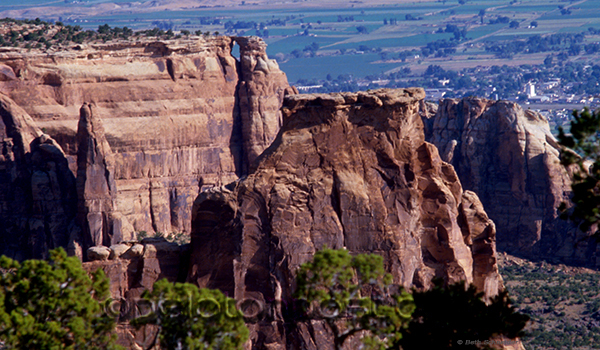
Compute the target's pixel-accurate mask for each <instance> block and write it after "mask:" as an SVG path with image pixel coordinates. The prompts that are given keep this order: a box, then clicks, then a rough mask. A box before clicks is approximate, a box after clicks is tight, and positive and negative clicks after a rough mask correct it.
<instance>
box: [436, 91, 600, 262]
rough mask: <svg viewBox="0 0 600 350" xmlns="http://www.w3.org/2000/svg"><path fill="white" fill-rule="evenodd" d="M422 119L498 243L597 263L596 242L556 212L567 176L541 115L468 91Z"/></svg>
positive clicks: (535, 253)
mask: <svg viewBox="0 0 600 350" xmlns="http://www.w3.org/2000/svg"><path fill="white" fill-rule="evenodd" d="M424 121H425V123H426V124H427V125H428V128H426V129H427V140H428V141H430V142H432V143H433V144H435V145H436V146H437V147H438V149H439V150H440V154H441V156H442V159H444V160H445V161H447V162H449V163H451V164H452V165H454V168H455V169H456V172H457V173H458V176H459V178H460V180H461V183H462V184H463V187H464V188H465V189H468V190H471V191H474V192H475V193H477V195H478V196H479V198H481V201H482V203H483V206H484V207H485V210H486V212H487V213H488V215H489V216H490V218H491V219H492V220H493V221H494V222H495V223H496V228H497V230H498V247H499V249H503V250H507V251H509V252H512V253H516V254H520V255H525V256H528V257H541V258H551V259H553V258H559V259H561V260H563V261H565V262H567V263H575V264H584V265H593V266H598V265H597V262H596V257H597V256H599V253H600V251H598V250H597V249H599V248H600V247H598V245H597V244H596V242H595V241H593V240H590V239H587V238H586V235H585V234H584V233H582V232H579V231H577V230H576V229H575V227H573V226H572V225H571V224H570V223H568V222H566V221H564V220H561V219H560V218H558V212H557V208H558V206H559V205H560V203H561V202H563V201H568V198H569V197H568V193H569V191H570V180H569V177H568V175H567V173H566V171H565V170H564V168H563V167H562V166H561V165H560V164H559V158H558V156H559V148H558V145H557V143H556V141H555V139H554V137H553V136H552V134H551V132H550V128H549V126H548V121H547V120H546V119H545V118H544V117H542V116H541V115H540V114H538V113H536V112H533V111H530V110H523V109H522V108H521V107H520V106H519V105H517V104H515V103H511V102H507V101H491V100H486V99H481V98H467V99H463V100H456V99H446V100H442V101H441V103H440V105H439V108H438V110H437V113H436V114H435V115H433V114H432V113H429V114H427V113H424Z"/></svg>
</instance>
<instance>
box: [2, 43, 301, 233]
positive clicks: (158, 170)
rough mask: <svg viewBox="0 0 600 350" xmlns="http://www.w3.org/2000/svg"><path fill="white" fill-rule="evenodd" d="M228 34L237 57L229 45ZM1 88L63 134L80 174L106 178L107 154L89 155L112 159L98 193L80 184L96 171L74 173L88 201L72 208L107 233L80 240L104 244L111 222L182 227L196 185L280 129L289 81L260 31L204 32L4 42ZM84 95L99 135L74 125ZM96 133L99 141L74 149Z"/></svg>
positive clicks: (230, 171)
mask: <svg viewBox="0 0 600 350" xmlns="http://www.w3.org/2000/svg"><path fill="white" fill-rule="evenodd" d="M236 43H237V44H238V45H239V46H240V58H239V60H238V59H236V58H235V57H233V55H232V53H231V52H232V47H233V45H235V44H236ZM0 93H3V94H5V95H7V96H8V97H9V98H11V99H12V100H14V101H15V103H16V104H17V105H18V106H20V107H21V108H22V109H23V110H24V112H23V113H25V112H26V113H28V114H29V115H30V116H31V119H32V122H31V123H30V124H31V127H32V128H37V129H36V130H38V131H37V132H38V133H41V131H40V130H43V132H44V133H46V134H48V135H50V136H51V137H52V138H53V139H54V140H56V141H57V142H58V144H60V146H61V147H62V149H63V150H64V153H65V154H66V157H67V159H68V160H69V166H70V168H71V170H72V172H73V173H77V174H78V176H80V177H81V176H83V177H85V176H87V177H90V176H91V177H92V178H96V177H98V176H100V177H101V176H104V175H102V174H101V172H102V171H101V169H100V166H103V165H101V164H103V163H105V162H104V160H101V159H96V160H97V161H98V162H97V163H94V162H95V160H93V159H95V158H94V157H96V156H99V155H100V154H102V156H101V157H102V158H110V161H109V162H108V163H110V171H108V173H109V174H110V176H109V178H107V179H106V181H108V182H106V186H107V187H106V191H105V190H104V189H99V188H97V189H94V188H91V187H89V185H90V184H91V183H92V182H94V183H95V180H91V181H86V180H85V179H84V178H83V177H81V178H80V179H78V183H79V189H80V192H79V199H80V201H81V202H82V205H84V206H86V207H87V208H88V209H83V211H84V212H81V210H80V215H79V217H80V220H79V221H80V222H81V225H82V226H88V227H87V228H86V231H90V230H96V231H97V232H99V231H98V230H99V228H100V226H102V227H104V228H102V230H105V232H106V234H104V238H99V237H100V236H102V235H100V236H99V235H98V234H96V233H94V234H92V235H95V237H96V238H94V239H91V240H90V241H89V244H100V242H102V243H103V244H108V241H111V240H112V242H113V243H114V242H115V241H116V240H118V239H113V238H110V239H108V238H107V237H110V236H112V235H113V233H112V231H114V230H115V229H117V231H119V230H120V231H121V232H120V233H119V232H116V233H114V235H116V237H122V238H124V239H130V238H132V237H133V235H134V232H136V231H147V232H149V233H152V232H163V233H165V234H168V233H172V232H188V233H189V231H190V223H191V216H190V211H191V205H192V202H193V201H194V199H195V197H196V196H197V194H198V191H199V189H201V188H203V187H210V186H215V185H221V184H226V183H229V182H231V181H234V180H235V179H237V178H238V177H239V176H241V175H244V174H245V173H246V172H247V169H248V168H249V166H250V163H251V162H252V161H253V160H254V159H255V158H256V156H257V155H258V154H260V153H261V152H262V150H263V149H264V148H266V147H267V146H268V145H269V144H270V142H271V141H272V140H273V138H274V137H275V135H276V133H277V131H278V129H279V127H280V119H281V112H280V111H279V107H280V105H281V101H282V99H283V96H284V94H286V93H294V91H293V90H292V89H290V87H289V86H288V83H287V79H286V77H285V74H284V73H283V72H281V71H280V70H279V68H278V66H277V63H275V61H273V60H270V59H269V58H268V57H267V55H266V53H265V45H264V43H263V42H262V41H261V40H260V39H258V38H229V37H212V38H208V39H203V38H196V39H186V40H172V41H160V42H153V41H141V42H135V43H132V42H109V43H106V44H88V45H79V46H77V47H74V48H72V49H71V50H66V51H53V52H47V53H41V52H36V51H32V52H26V51H19V50H13V51H6V52H3V53H0ZM83 105H85V106H88V107H84V109H83V110H85V111H87V110H93V116H94V118H95V119H96V120H97V122H95V124H96V125H102V128H103V130H104V132H103V133H102V134H103V135H102V136H101V135H97V134H96V133H93V132H92V133H88V134H89V135H87V136H85V135H83V136H82V135H78V124H80V123H81V121H80V118H79V117H80V113H79V110H80V108H81V107H82V106H83ZM1 129H2V131H0V132H4V129H5V128H1ZM82 130H83V131H85V130H86V128H85V127H84V128H83V129H82ZM99 136H100V137H99ZM11 137H12V136H10V137H3V138H2V140H4V139H7V140H8V138H11ZM82 137H83V138H85V137H87V139H86V140H82V139H81V138H82ZM30 141H31V140H28V142H27V143H29V142H30ZM4 142H10V140H8V141H4ZM94 143H95V144H96V145H97V146H98V145H105V146H102V147H99V148H98V149H96V150H92V151H91V153H90V152H88V150H80V149H79V148H80V147H81V146H83V145H92V144H94ZM10 147H12V146H5V147H4V148H5V149H7V148H10ZM92 148H94V147H92ZM90 150H91V149H90ZM80 151H81V152H83V153H81V152H80ZM7 152H12V151H7ZM78 152H80V154H78ZM94 154H95V155H94ZM78 156H80V157H83V158H85V159H83V158H81V159H80V162H78V161H77V157H78ZM90 157H91V158H90ZM108 163H107V164H108ZM65 173H66V172H65ZM65 176H68V175H65ZM113 179H114V180H113ZM113 181H114V183H113ZM1 182H2V184H3V185H4V184H6V183H9V182H8V181H1ZM84 183H86V184H87V186H88V187H85V186H84V187H82V186H83V184H84ZM95 186H96V185H95ZM97 186H100V185H97ZM88 189H89V191H88ZM83 190H85V191H88V192H86V194H84V193H83V192H82V191H83ZM96 190H97V191H96ZM69 191H71V189H69ZM94 191H96V192H97V193H94V194H92V192H94ZM100 192H102V194H101V195H100ZM85 196H88V197H89V196H92V197H93V196H95V197H94V198H92V197H89V198H84V197H85ZM98 196H101V197H102V196H104V197H103V198H104V199H102V200H101V199H100V197H98ZM69 198H71V197H69ZM83 202H85V203H86V204H83ZM69 205H71V206H75V205H77V204H76V199H73V201H72V202H70V203H69ZM99 206H102V209H100V207H99ZM10 210H12V209H10ZM10 210H9V209H5V208H0V213H1V215H9V214H8V213H9V212H10ZM5 213H6V214H5ZM90 213H96V214H90ZM102 213H103V214H102ZM81 218H83V219H84V221H86V222H83V221H81ZM90 222H92V223H91V224H90ZM100 222H104V224H102V225H99V223H100ZM92 226H93V227H92ZM109 226H110V229H109V230H108V231H106V229H107V227H109ZM109 231H110V232H109ZM0 233H1V234H2V236H5V235H8V236H10V234H8V233H5V232H0ZM84 235H88V236H89V235H90V234H89V232H88V233H84ZM107 239H108V241H107Z"/></svg>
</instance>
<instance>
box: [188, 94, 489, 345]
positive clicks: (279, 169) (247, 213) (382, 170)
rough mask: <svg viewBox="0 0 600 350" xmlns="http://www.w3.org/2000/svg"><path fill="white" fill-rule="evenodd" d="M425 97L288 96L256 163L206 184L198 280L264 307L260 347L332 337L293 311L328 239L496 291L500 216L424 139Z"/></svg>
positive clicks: (197, 241) (197, 231) (195, 232)
mask: <svg viewBox="0 0 600 350" xmlns="http://www.w3.org/2000/svg"><path fill="white" fill-rule="evenodd" d="M423 98H424V92H423V90H421V89H406V90H377V91H371V92H359V93H342V94H331V95H323V94H315V95H295V96H289V97H287V98H286V99H285V101H284V105H283V108H282V110H283V114H284V115H283V126H282V128H281V130H280V132H279V134H278V136H277V138H276V139H275V141H274V142H273V144H272V145H271V146H270V147H269V148H268V149H267V150H266V151H265V152H264V153H263V154H262V155H261V156H260V157H259V159H258V163H257V167H256V169H255V170H254V171H253V172H252V173H250V174H249V175H248V176H247V177H246V178H243V179H241V180H239V181H236V182H233V183H231V184H229V185H227V186H223V187H220V188H219V187H215V188H213V189H210V190H207V191H204V192H202V193H200V195H199V196H198V198H197V199H196V201H195V202H194V208H193V217H192V248H191V249H192V252H193V253H192V256H191V263H190V271H189V276H188V280H189V281H192V282H194V283H196V284H198V285H199V286H201V287H210V288H219V289H221V290H222V291H224V292H225V293H227V294H228V295H230V296H234V297H235V298H236V299H237V300H238V301H239V302H241V305H242V307H244V305H245V304H244V303H245V302H246V301H248V303H249V306H254V307H256V306H257V305H258V306H260V307H259V310H258V311H260V312H258V313H257V315H256V317H254V321H252V320H251V321H250V329H251V338H252V342H253V345H254V347H255V348H263V347H265V348H270V349H283V348H285V347H287V348H302V349H322V348H327V347H328V346H331V343H330V342H327V336H326V332H325V331H324V329H323V328H322V326H321V325H320V324H318V322H317V323H299V324H297V325H296V324H295V323H294V321H293V315H292V313H291V311H290V310H289V309H288V308H287V306H288V305H290V302H291V300H292V292H293V287H294V285H293V279H294V275H295V271H296V269H297V268H298V266H299V265H300V264H302V263H303V262H305V261H307V260H309V259H310V258H311V257H312V255H313V254H314V252H315V251H316V250H318V249H321V248H323V247H324V246H328V247H330V248H345V249H348V250H349V251H351V252H353V253H377V254H380V255H382V256H383V257H384V259H385V266H386V268H387V269H388V271H390V272H391V273H392V275H393V277H394V282H395V283H397V284H399V285H403V286H405V287H411V286H418V287H427V286H429V285H430V282H431V279H432V278H433V277H440V278H443V279H445V280H446V281H448V282H454V281H459V280H465V281H467V282H473V283H475V285H477V287H478V288H479V289H480V290H482V291H485V293H486V294H487V295H488V296H490V295H494V294H495V293H497V291H498V289H499V288H500V286H501V279H500V277H499V275H498V269H497V265H496V255H495V227H494V224H493V222H492V221H491V220H489V219H488V217H487V215H486V214H485V212H484V211H483V208H482V206H481V203H480V202H479V199H478V198H477V195H476V194H475V193H473V192H469V191H463V189H462V187H461V184H460V182H459V180H458V177H457V176H456V173H455V171H454V169H453V167H452V166H451V165H450V164H448V163H445V162H444V161H442V159H441V158H440V156H439V154H438V151H437V149H436V148H435V146H433V145H432V144H429V143H427V142H425V140H424V132H423V123H422V121H421V119H420V117H419V104H420V102H421V101H422V100H423ZM250 304H251V305H250Z"/></svg>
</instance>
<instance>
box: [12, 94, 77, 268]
mask: <svg viewBox="0 0 600 350" xmlns="http://www.w3.org/2000/svg"><path fill="white" fill-rule="evenodd" d="M0 116H1V119H0V255H7V256H9V257H11V258H15V259H18V260H23V259H27V258H47V253H48V250H49V249H53V248H56V247H67V246H68V245H69V242H70V239H71V237H72V236H73V237H74V236H77V235H78V234H79V232H78V228H77V225H76V224H75V222H74V218H75V213H76V211H77V196H76V192H75V177H74V176H73V174H72V173H71V171H70V170H69V165H68V161H67V158H66V156H65V154H64V153H63V150H62V149H61V147H60V145H58V143H56V141H55V140H53V139H52V138H51V137H50V136H48V135H47V134H44V133H43V132H42V131H41V130H40V129H39V128H38V127H37V126H36V125H35V123H34V121H33V120H32V119H31V117H29V115H27V113H26V112H25V111H24V110H23V109H22V108H20V107H19V106H18V105H17V104H16V103H14V101H12V100H11V99H10V98H8V97H6V96H4V95H2V94H0Z"/></svg>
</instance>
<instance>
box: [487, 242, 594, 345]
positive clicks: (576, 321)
mask: <svg viewBox="0 0 600 350" xmlns="http://www.w3.org/2000/svg"><path fill="white" fill-rule="evenodd" d="M498 265H499V266H500V271H501V274H502V276H503V278H504V281H505V285H506V287H507V288H508V290H509V292H510V295H511V298H512V300H513V302H514V304H515V305H516V306H517V307H518V309H519V311H521V312H523V313H526V314H528V315H530V316H531V321H530V323H529V325H528V327H527V332H528V335H527V336H525V337H523V343H524V345H525V347H526V348H527V349H570V348H573V349H600V297H599V295H598V290H599V288H600V272H599V271H595V270H590V269H587V268H582V267H572V266H566V265H562V264H554V263H548V262H532V261H529V260H524V259H520V258H516V257H514V256H510V255H507V254H499V261H498Z"/></svg>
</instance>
